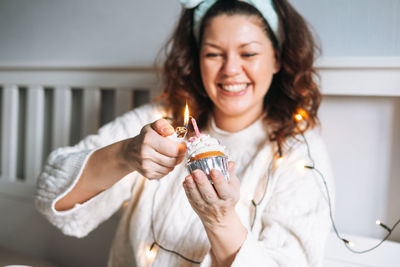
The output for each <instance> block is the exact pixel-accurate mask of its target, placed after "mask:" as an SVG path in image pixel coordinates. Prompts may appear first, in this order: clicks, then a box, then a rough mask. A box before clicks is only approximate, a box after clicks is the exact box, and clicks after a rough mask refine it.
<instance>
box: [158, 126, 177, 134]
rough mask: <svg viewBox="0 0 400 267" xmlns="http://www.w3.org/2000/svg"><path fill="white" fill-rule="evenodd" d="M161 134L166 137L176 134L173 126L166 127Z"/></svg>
mask: <svg viewBox="0 0 400 267" xmlns="http://www.w3.org/2000/svg"><path fill="white" fill-rule="evenodd" d="M161 132H162V133H163V134H164V135H170V134H172V133H173V132H174V129H173V128H172V127H171V126H169V127H164V128H162V129H161Z"/></svg>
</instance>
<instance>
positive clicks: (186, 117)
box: [183, 102, 189, 128]
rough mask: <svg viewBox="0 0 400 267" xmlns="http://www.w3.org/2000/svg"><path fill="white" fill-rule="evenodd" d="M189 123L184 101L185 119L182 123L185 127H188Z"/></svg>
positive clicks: (187, 109) (187, 110) (187, 108)
mask: <svg viewBox="0 0 400 267" xmlns="http://www.w3.org/2000/svg"><path fill="white" fill-rule="evenodd" d="M188 124H189V107H188V104H187V102H186V107H185V119H184V121H183V125H184V126H185V128H187V127H188Z"/></svg>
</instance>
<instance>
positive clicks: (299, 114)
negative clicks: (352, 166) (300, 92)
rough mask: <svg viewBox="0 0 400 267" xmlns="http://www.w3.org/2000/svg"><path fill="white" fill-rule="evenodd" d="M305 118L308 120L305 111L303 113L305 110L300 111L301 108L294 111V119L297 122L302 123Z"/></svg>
mask: <svg viewBox="0 0 400 267" xmlns="http://www.w3.org/2000/svg"><path fill="white" fill-rule="evenodd" d="M307 118H308V113H307V111H305V110H304V109H302V108H299V109H297V110H296V114H294V119H295V120H296V121H297V122H300V121H302V120H304V119H307Z"/></svg>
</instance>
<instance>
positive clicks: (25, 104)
mask: <svg viewBox="0 0 400 267" xmlns="http://www.w3.org/2000/svg"><path fill="white" fill-rule="evenodd" d="M159 92H160V91H159V87H158V83H157V75H156V72H155V70H153V69H139V68H111V69H106V68H82V67H81V68H76V67H75V68H65V67H63V68H57V67H52V68H29V67H24V68H22V67H19V68H12V67H9V68H0V143H1V149H0V163H1V164H0V193H1V194H6V195H7V194H11V195H13V196H20V197H31V196H32V193H33V192H34V188H35V184H36V178H37V176H38V174H39V173H40V170H41V168H42V164H43V161H44V160H45V158H46V157H47V155H48V154H49V153H50V152H51V151H52V150H53V149H55V148H57V147H61V146H67V145H73V144H75V143H77V142H78V141H79V140H80V139H81V138H83V137H84V136H86V135H88V134H91V133H95V132H96V130H97V129H98V128H99V127H100V126H101V125H103V124H105V123H107V122H108V121H110V120H112V119H113V118H115V117H116V116H118V115H121V114H123V113H124V112H126V111H128V110H130V109H132V108H134V107H136V106H139V105H141V104H143V103H147V102H149V101H150V99H154V98H155V96H157V95H158V94H159Z"/></svg>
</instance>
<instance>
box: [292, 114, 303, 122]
mask: <svg viewBox="0 0 400 267" xmlns="http://www.w3.org/2000/svg"><path fill="white" fill-rule="evenodd" d="M294 118H295V119H296V121H301V120H302V119H303V116H301V115H300V114H296V115H295V116H294Z"/></svg>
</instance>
